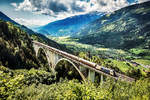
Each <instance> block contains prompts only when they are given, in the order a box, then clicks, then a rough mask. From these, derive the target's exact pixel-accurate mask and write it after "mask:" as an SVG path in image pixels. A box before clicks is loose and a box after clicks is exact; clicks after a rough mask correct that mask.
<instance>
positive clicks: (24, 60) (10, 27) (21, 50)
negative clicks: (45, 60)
mask: <svg viewBox="0 0 150 100" xmlns="http://www.w3.org/2000/svg"><path fill="white" fill-rule="evenodd" d="M0 65H3V66H6V67H9V68H12V69H18V68H19V69H20V68H26V69H30V68H32V67H35V68H37V67H38V66H39V63H38V60H37V59H36V56H35V52H34V49H33V47H32V41H31V39H30V37H29V35H28V34H27V33H26V32H24V31H22V30H21V29H20V28H18V27H17V26H15V25H14V24H12V23H10V22H5V21H2V20H0Z"/></svg>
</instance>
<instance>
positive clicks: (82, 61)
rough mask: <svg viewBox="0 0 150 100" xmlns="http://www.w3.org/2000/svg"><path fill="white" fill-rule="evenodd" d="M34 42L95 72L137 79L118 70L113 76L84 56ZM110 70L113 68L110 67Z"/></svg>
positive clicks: (118, 78) (129, 80)
mask: <svg viewBox="0 0 150 100" xmlns="http://www.w3.org/2000/svg"><path fill="white" fill-rule="evenodd" d="M32 42H33V43H34V44H36V45H39V46H42V47H44V48H47V49H48V50H50V51H51V52H55V53H56V54H59V55H61V56H63V57H65V58H67V59H70V60H72V61H74V62H75V63H77V64H80V65H84V67H86V68H88V69H91V70H93V71H95V72H97V73H100V74H103V75H105V76H108V77H112V78H114V79H116V80H122V81H127V82H133V81H135V79H133V78H131V77H128V76H126V75H123V74H120V73H117V72H115V74H116V75H115V76H112V75H110V74H108V73H105V72H103V71H101V70H99V69H97V68H96V67H95V66H99V65H97V64H96V63H93V62H90V61H88V60H85V59H83V58H79V57H77V56H75V55H72V54H69V53H67V52H64V51H61V50H58V49H56V48H53V47H50V46H47V45H45V44H43V43H40V42H37V41H32ZM99 67H102V66H99ZM110 70H111V69H110Z"/></svg>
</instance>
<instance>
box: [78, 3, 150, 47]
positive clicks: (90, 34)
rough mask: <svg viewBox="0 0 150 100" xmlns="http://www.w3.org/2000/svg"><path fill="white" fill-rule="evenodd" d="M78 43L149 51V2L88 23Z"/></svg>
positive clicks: (81, 32)
mask: <svg viewBox="0 0 150 100" xmlns="http://www.w3.org/2000/svg"><path fill="white" fill-rule="evenodd" d="M80 34H82V37H80V39H79V42H81V43H86V44H91V45H101V46H102V47H107V48H121V49H130V48H148V49H150V1H149V2H145V3H143V4H135V5H131V6H128V7H125V8H122V9H120V10H118V11H115V12H113V13H111V14H106V15H105V16H103V17H102V18H100V19H98V20H96V21H94V22H92V23H90V24H89V25H88V26H87V27H86V28H84V29H82V30H81V31H80Z"/></svg>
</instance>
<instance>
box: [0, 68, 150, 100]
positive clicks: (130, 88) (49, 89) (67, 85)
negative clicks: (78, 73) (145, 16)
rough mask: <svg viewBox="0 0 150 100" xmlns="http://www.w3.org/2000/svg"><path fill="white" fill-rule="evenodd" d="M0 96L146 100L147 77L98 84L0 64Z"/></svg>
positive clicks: (18, 99) (149, 81) (149, 95)
mask: <svg viewBox="0 0 150 100" xmlns="http://www.w3.org/2000/svg"><path fill="white" fill-rule="evenodd" d="M0 99H2V100H4V99H8V100H60V99H64V100H69V99H74V100H81V99H82V100H91V99H92V100H93V99H95V100H100V99H102V100H106V99H107V100H120V99H121V100H149V99H150V79H149V78H145V79H140V80H137V81H136V82H133V83H124V82H120V81H114V80H112V79H109V78H108V79H107V80H106V81H105V82H104V83H103V84H102V85H100V84H98V83H90V82H82V83H81V82H79V81H78V80H70V81H69V80H64V79H63V80H60V81H59V82H56V77H55V74H52V72H46V71H44V70H39V69H38V70H37V69H30V70H10V69H8V68H6V67H4V66H0Z"/></svg>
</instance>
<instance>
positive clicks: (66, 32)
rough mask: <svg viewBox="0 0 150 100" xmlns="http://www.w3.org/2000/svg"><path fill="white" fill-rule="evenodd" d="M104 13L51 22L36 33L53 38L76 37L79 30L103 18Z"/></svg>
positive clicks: (92, 13) (37, 29)
mask: <svg viewBox="0 0 150 100" xmlns="http://www.w3.org/2000/svg"><path fill="white" fill-rule="evenodd" d="M103 14H104V13H99V12H91V13H88V14H83V15H76V16H72V17H68V18H65V19H62V20H57V21H54V22H51V23H49V24H47V25H44V26H41V27H38V28H35V29H33V30H35V31H36V32H39V33H42V34H46V35H51V36H58V37H59V36H75V35H76V34H75V33H76V32H78V30H79V29H81V28H82V27H84V25H86V24H88V23H90V22H92V21H93V20H95V19H98V18H100V17H101V16H103Z"/></svg>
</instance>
